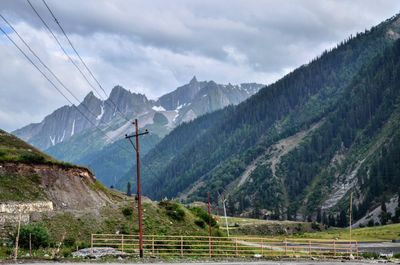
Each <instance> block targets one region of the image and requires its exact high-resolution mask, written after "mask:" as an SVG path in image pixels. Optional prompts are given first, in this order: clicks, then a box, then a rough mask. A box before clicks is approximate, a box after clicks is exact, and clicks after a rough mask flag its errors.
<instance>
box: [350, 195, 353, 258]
mask: <svg viewBox="0 0 400 265" xmlns="http://www.w3.org/2000/svg"><path fill="white" fill-rule="evenodd" d="M349 212H350V216H349V223H350V226H349V229H350V254H351V252H352V246H353V245H352V242H351V219H352V215H353V192H351V193H350V211H349Z"/></svg>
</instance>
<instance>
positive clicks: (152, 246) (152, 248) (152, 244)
mask: <svg viewBox="0 0 400 265" xmlns="http://www.w3.org/2000/svg"><path fill="white" fill-rule="evenodd" d="M151 252H152V253H153V255H155V252H154V236H153V237H152V238H151Z"/></svg>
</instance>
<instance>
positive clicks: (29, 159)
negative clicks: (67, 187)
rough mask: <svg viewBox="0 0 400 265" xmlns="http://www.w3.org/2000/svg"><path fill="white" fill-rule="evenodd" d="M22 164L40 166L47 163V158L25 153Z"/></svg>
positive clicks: (22, 156)
mask: <svg viewBox="0 0 400 265" xmlns="http://www.w3.org/2000/svg"><path fill="white" fill-rule="evenodd" d="M20 160H21V162H25V163H30V164H40V163H44V162H45V160H46V159H45V158H44V156H42V155H37V154H32V153H24V154H22V155H21V156H20Z"/></svg>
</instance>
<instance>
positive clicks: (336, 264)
mask: <svg viewBox="0 0 400 265" xmlns="http://www.w3.org/2000/svg"><path fill="white" fill-rule="evenodd" d="M18 263H19V262H18ZM376 263H377V261H376V260H375V261H346V262H341V261H254V262H241V261H237V262H231V261H229V262H223V261H222V262H183V261H182V262H180V263H166V262H159V261H156V262H155V261H153V262H149V263H135V262H133V263H127V262H124V261H122V262H121V263H101V262H100V263H94V262H90V263H70V262H62V263H57V262H37V263H23V264H26V265H49V264H57V265H88V264H89V265H104V264H107V265H121V264H134V265H149V264H156V265H183V264H190V265H316V264H322V265H343V264H346V265H362V264H376ZM0 264H4V263H1V262H0ZM5 264H7V263H5ZM9 264H10V265H11V264H13V265H15V263H13V262H12V263H9ZM392 264H394V263H392Z"/></svg>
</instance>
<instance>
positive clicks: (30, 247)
mask: <svg viewBox="0 0 400 265" xmlns="http://www.w3.org/2000/svg"><path fill="white" fill-rule="evenodd" d="M29 257H31V258H32V233H29Z"/></svg>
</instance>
